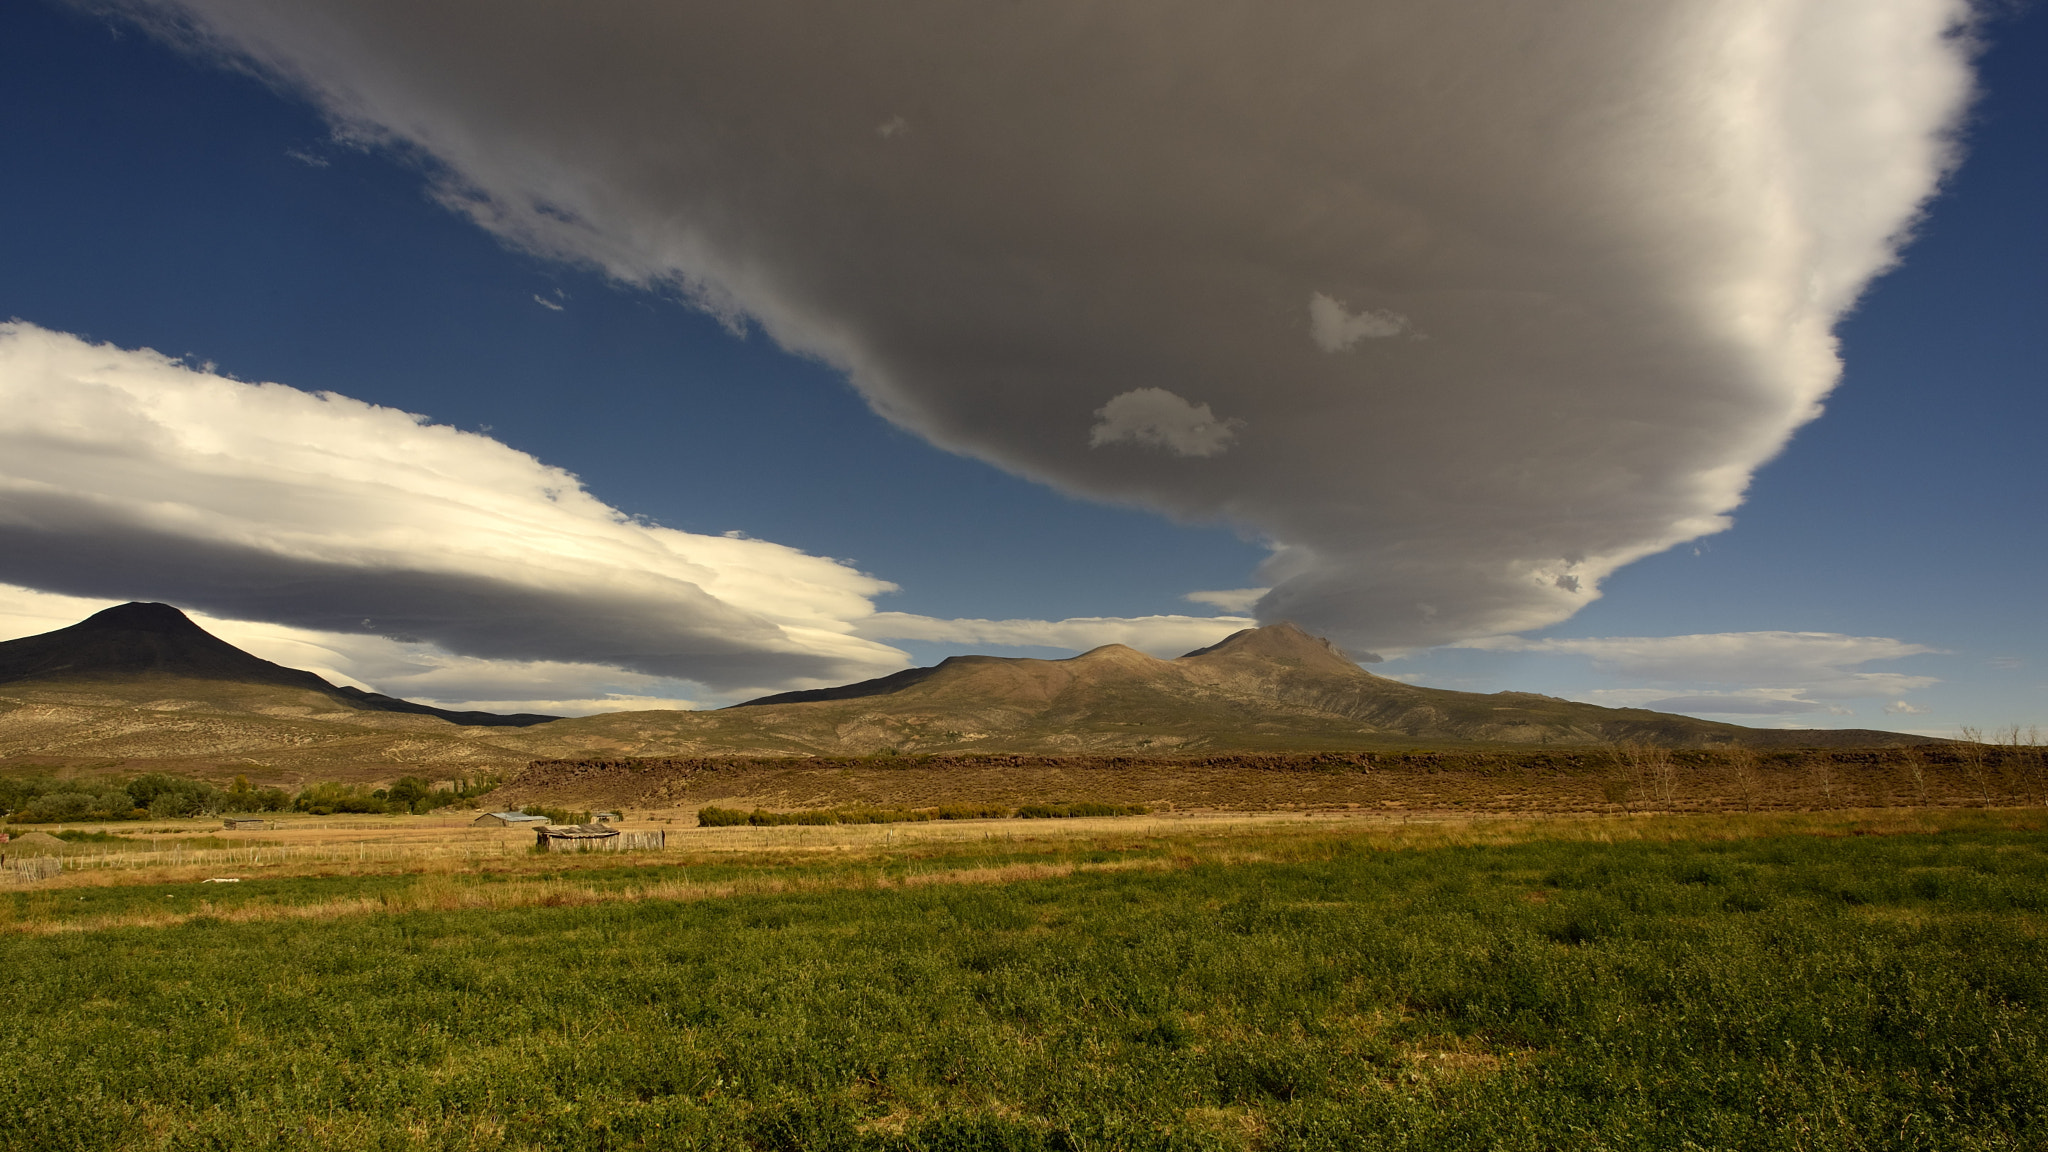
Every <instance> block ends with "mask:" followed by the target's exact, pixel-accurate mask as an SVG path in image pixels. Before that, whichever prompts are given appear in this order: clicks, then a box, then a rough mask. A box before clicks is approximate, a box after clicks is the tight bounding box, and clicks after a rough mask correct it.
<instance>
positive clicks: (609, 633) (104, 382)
mask: <svg viewBox="0 0 2048 1152" xmlns="http://www.w3.org/2000/svg"><path fill="white" fill-rule="evenodd" d="M0 580H5V581H8V582H12V583H16V584H20V585H23V586H28V587H36V588H43V589H48V590H52V591H61V592H68V593H72V594H74V595H78V596H86V597H95V598H106V599H114V600H126V599H152V600H163V601H166V602H171V603H176V604H178V605H179V606H181V607H185V608H188V609H197V610H201V611H206V612H209V613H211V614H213V615H216V616H218V617H224V618H234V619H246V620H261V621H266V622H268V623H271V624H278V625H287V626H290V627H295V628H300V629H307V630H310V631H313V632H322V633H343V634H349V633H354V634H364V633H367V634H370V635H374V636H384V637H394V638H399V639H403V640H408V641H413V642H418V643H422V644H427V645H431V646H433V647H435V648H437V649H439V650H441V651H443V652H445V653H448V654H451V655H456V656H463V657H471V658H475V659H478V660H484V661H493V660H517V661H547V662H554V663H559V664H565V665H602V666H606V667H610V668H615V669H625V670H627V671H629V672H633V673H637V674H639V676H641V677H652V678H657V679H662V680H677V679H687V680H691V681H695V682H697V683H699V684H703V685H706V686H707V687H709V688H710V689H711V690H713V691H720V690H737V689H741V688H747V689H751V688H754V687H759V686H764V685H779V684H783V683H789V682H794V681H809V682H813V683H816V682H828V683H829V682H837V681H840V680H845V679H851V678H857V677H860V676H864V675H875V674H878V673H882V672H887V671H891V670H893V669H895V668H898V667H901V666H902V665H903V664H904V663H905V657H904V655H903V653H901V652H899V651H897V650H896V649H893V648H890V647H888V646H886V645H881V644H876V643H874V642H873V641H870V640H864V639H861V638H859V637H857V636H855V635H853V634H852V625H851V623H850V622H851V621H854V620H857V619H859V618H860V617H862V616H865V615H867V614H868V613H869V612H870V611H872V605H871V603H870V598H871V597H873V596H875V595H877V594H878V593H881V592H886V591H889V590H891V589H892V588H893V587H894V585H891V584H889V583H888V582H886V581H883V580H879V579H876V578H874V577H872V576H868V575H865V574H863V573H861V572H858V571H855V570H854V569H852V568H850V567H848V566H846V565H844V564H841V563H839V562H837V561H834V560H829V559H824V558H821V557H817V556H809V555H806V554H804V553H802V552H799V551H797V550H796V549H793V548H788V547H784V546H782V545H779V544H772V543H769V542H767V541H761V540H750V539H744V538H733V537H727V536H701V535H696V534H692V533H687V532H679V531H675V530H673V529H669V528H662V527H658V526H655V525H650V524H645V523H641V522H639V521H636V520H633V519H631V518H629V517H627V516H625V515H623V514H621V513H620V512H618V511H617V510H615V509H613V508H610V507H608V506H606V505H605V504H603V503H602V502H600V501H598V500H597V499H595V498H594V497H592V496H591V495H590V494H589V493H587V492H585V491H584V490H583V488H582V486H581V485H580V484H579V483H578V481H577V479H576V478H575V477H574V476H572V475H570V474H568V473H566V472H563V471H562V470H560V469H558V468H551V467H548V466H547V465H544V464H542V463H541V462H540V461H538V460H535V459H534V458H533V457H531V456H528V455H526V454H525V453H522V452H518V451H515V450H513V449H511V448H508V447H506V446H505V445H503V444H501V443H499V442H497V441H495V440H492V439H490V438H488V437H486V436H482V435H478V434H476V433H470V432H462V431H459V430H457V429H454V428H448V427H443V426H437V425H431V424H428V423H426V422H425V421H424V420H422V419H421V418H419V417H416V416H413V415H411V414H409V413H405V412H400V411H396V410H394V409H389V408H379V407H376V406H373V405H369V404H364V403H361V402H360V401H356V400H351V399H349V398H347V397H345V396H338V395H335V394H332V393H325V394H321V395H313V394H310V393H306V392H301V391H298V390H296V389H293V388H288V387H285V386H283V385H278V384H247V383H243V382H240V381H236V380H230V379H226V378H224V377H221V376H217V375H213V374H211V373H208V372H203V371H198V370H195V369H192V368H190V367H187V366H186V365H185V364H183V363H181V362H179V361H176V360H172V359H170V358H168V357H165V356H161V355H158V354H157V353H154V352H149V351H141V352H129V351H123V350H120V349H116V348H111V347H107V346H103V345H91V344H87V343H85V342H84V341H82V340H79V339H77V338H75V337H72V336H67V335H63V334H60V333H55V332H49V331H46V330H43V329H40V328H36V327H34V326H32V325H27V324H21V323H13V324H5V325H0ZM444 671H445V669H444ZM380 683H382V682H380ZM380 690H387V689H384V688H382V687H380Z"/></svg>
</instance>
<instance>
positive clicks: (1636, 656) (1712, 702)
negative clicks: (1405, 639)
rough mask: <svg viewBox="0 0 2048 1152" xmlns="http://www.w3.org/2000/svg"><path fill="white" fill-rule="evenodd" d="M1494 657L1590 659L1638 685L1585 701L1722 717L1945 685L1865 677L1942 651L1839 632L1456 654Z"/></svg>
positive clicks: (1543, 645)
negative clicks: (1885, 665)
mask: <svg viewBox="0 0 2048 1152" xmlns="http://www.w3.org/2000/svg"><path fill="white" fill-rule="evenodd" d="M1453 647H1458V648H1475V649H1482V650H1486V651H1493V652H1527V653H1535V654H1539V655H1551V656H1582V657H1586V658H1588V659H1589V660H1590V661H1591V663H1592V665H1593V667H1594V668H1595V669H1596V670H1598V671H1601V672H1604V673H1607V674H1609V675H1613V676H1617V677H1620V678H1622V679H1624V680H1632V681H1636V682H1637V686H1630V687H1624V688H1600V689H1593V690H1591V691H1589V692H1586V693H1584V694H1583V695H1584V698H1585V699H1587V700H1589V701H1591V702H1593V703H1598V704H1606V705H1609V706H1612V707H1630V708H1652V709H1655V710H1657V711H1660V712H1686V713H1694V714H1700V715H1717V716H1790V715H1798V714H1801V713H1826V714H1829V715H1835V716H1847V715H1853V714H1854V713H1853V710H1851V709H1849V708H1847V707H1844V706H1843V705H1842V704H1841V702H1842V701H1850V700H1886V699H1890V700H1891V701H1892V704H1891V705H1890V706H1889V707H1887V708H1886V711H1887V712H1891V711H1892V710H1893V709H1894V708H1898V707H1900V706H1902V705H1903V706H1904V707H1906V708H1909V709H1910V708H1912V707H1913V706H1912V705H1906V704H1905V702H1904V701H1903V700H1899V699H1898V697H1900V696H1902V695H1904V694H1905V693H1908V692H1912V691H1916V690H1918V689H1921V688H1925V687H1927V686H1929V685H1931V684H1936V683H1939V682H1940V681H1939V680H1938V679H1937V678H1936V677H1933V676H1917V675H1908V674H1906V673H1901V672H1871V671H1865V670H1864V669H1863V665H1865V664H1870V663H1877V662H1883V661H1890V660H1900V659H1904V658H1905V657H1908V656H1921V655H1928V654H1934V653H1937V652H1938V649H1934V648H1929V647H1927V646H1926V645H1923V644H1912V643H1908V642H1906V641H1903V640H1894V639H1891V638H1889V637H1884V636H1844V635H1842V634H1840V633H1835V632H1716V633H1705V634H1699V635H1691V636H1604V637H1589V638H1583V639H1572V640H1528V639H1524V638H1522V637H1518V636H1494V637H1486V638H1483V639H1477V640H1469V641H1465V642H1463V643H1460V644H1457V645H1453Z"/></svg>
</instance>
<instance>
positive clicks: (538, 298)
mask: <svg viewBox="0 0 2048 1152" xmlns="http://www.w3.org/2000/svg"><path fill="white" fill-rule="evenodd" d="M533 302H534V303H535V304H538V305H540V306H541V307H543V308H545V309H547V310H548V311H550V312H560V311H562V307H563V306H562V305H560V304H557V303H555V302H554V301H553V300H550V299H548V298H547V297H545V296H543V295H541V294H540V293H538V292H535V293H534V294H533Z"/></svg>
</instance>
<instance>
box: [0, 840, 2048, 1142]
mask: <svg viewBox="0 0 2048 1152" xmlns="http://www.w3.org/2000/svg"><path fill="white" fill-rule="evenodd" d="M629 815H633V816H635V817H636V819H637V820H638V821H640V822H644V821H645V820H646V817H647V815H648V814H647V813H634V814H629ZM658 818H659V817H657V819H658ZM431 820H432V818H413V820H412V821H410V822H408V821H403V820H388V821H376V820H362V819H357V820H354V821H344V820H342V819H340V818H329V819H327V820H325V821H320V822H312V821H308V822H307V825H306V827H305V828H303V829H301V830H300V831H299V833H298V834H299V835H301V836H305V837H308V838H309V839H308V840H307V841H306V842H305V844H304V845H303V846H304V847H305V848H306V849H307V854H306V855H302V856H300V857H297V858H294V857H293V856H292V854H291V853H290V852H277V850H278V849H280V848H283V847H287V845H285V844H283V843H282V842H283V841H285V840H288V839H290V838H291V835H292V834H291V832H290V830H289V829H288V830H287V831H285V832H276V833H269V834H267V835H268V839H269V840H270V841H272V843H271V844H269V845H267V847H269V848H270V849H271V850H272V851H273V852H274V853H276V854H275V855H273V856H272V857H270V858H269V859H268V860H267V861H266V860H265V859H264V858H263V857H262V856H261V855H260V850H261V849H262V848H264V847H266V845H263V844H244V845H241V846H240V847H239V848H218V847H189V848H183V849H172V850H171V851H170V852H169V853H168V855H169V857H170V858H169V859H163V860H158V861H156V862H153V863H150V864H148V865H147V866H139V865H134V866H132V865H130V864H128V863H120V864H115V863H111V862H110V863H108V864H106V865H105V866H101V867H90V866H84V865H85V864H86V861H85V859H84V858H83V857H81V856H78V855H77V854H78V853H79V852H81V851H84V850H86V849H88V848H89V847H93V846H87V845H78V846H74V847H73V848H72V849H69V850H67V852H68V853H70V854H71V855H72V856H73V857H74V859H73V863H74V865H76V866H74V867H71V868H67V869H66V870H65V871H64V872H63V873H61V874H60V875H58V876H57V877H55V878H53V879H48V880H43V881H39V882H36V883H33V884H27V885H23V886H19V887H17V888H15V889H14V890H11V891H7V890H0V989H4V993H0V996H4V1002H5V1003H6V1004H8V1005H9V1008H10V1011H9V1013H8V1015H7V1019H6V1021H5V1022H4V1025H0V1027H4V1028H5V1034H6V1037H7V1041H8V1045H7V1054H6V1055H7V1058H6V1059H5V1060H0V1148H36V1149H62V1148H81V1149H82V1148H106V1147H123V1148H219V1147H233V1148H238V1149H239V1148H308V1149H312V1148H332V1149H355V1148H422V1149H425V1148H449V1149H453V1148H536V1149H537V1148H563V1147H575V1148H595V1149H602V1148H731V1149H742V1148H760V1149H770V1148H788V1149H797V1148H802V1149H833V1148H848V1149H853V1148H860V1149H953V1148H958V1149H1034V1148H1043V1149H1054V1148H1071V1149H1082V1148H1086V1149H1095V1148H1103V1149H1109V1148H1161V1149H1166V1148H1174V1149H1183V1148H1184V1149H1198V1148H1218V1149H1227V1148H1271V1149H1283V1148H1287V1149H1291V1148H1333V1149H1334V1148H1346V1149H1349V1148H1418V1149H1420V1148H1428V1149H1460V1148H1475V1149H1476V1148H1501V1149H1518V1148H1527V1149H1538V1148H1544V1149H1549V1148H1587V1149H1592V1148H1642V1149H1667V1148H1678V1147H1688V1146H1690V1147H1701V1148H1785V1149H1793V1148H1800V1149H1819V1148H1868V1147H1886V1148H1972V1149H1974V1148H2015V1149H2018V1148H2038V1147H2041V1146H2042V1145H2043V1143H2044V1141H2048V1017H2044V1013H2048V968H2044V966H2043V965H2042V964H2041V963H2040V962H2039V957H2040V955H2041V951H2042V943H2043V941H2042V937H2043V933H2044V929H2048V813H2044V812H2043V811H2042V810H2041V809H2038V808H2034V809H2005V810H1977V811H1956V810H1950V811H1935V810H1907V809H1891V810H1884V811H1872V810H1865V811H1853V812H1823V813H1807V814H1757V815H1750V814H1721V815H1692V816H1683V815H1678V816H1658V817H1606V818H1592V819H1518V818H1491V819H1462V818H1459V819H1453V818H1444V819H1432V820H1416V819H1410V820H1407V821H1405V822H1404V821H1402V820H1400V819H1399V818H1397V817H1384V816H1378V817H1366V816H1344V817H1309V816H1303V815H1267V816H1228V815H1214V814H1212V815H1205V816H1200V817H1181V818H1173V819H1159V818H1151V817H1145V818H1131V819H1122V820H1099V821H1098V820H1072V821H991V822H961V823H957V824H917V825H885V826H833V827H777V828H729V829H701V830H697V829H692V830H689V831H687V832H684V831H683V830H682V829H681V828H680V826H678V828H677V833H678V834H677V835H675V836H673V837H671V838H670V840H669V847H668V848H667V849H666V850H664V851H661V852H647V853H634V854H618V855H603V854H592V855H581V856H560V855H534V854H532V853H530V852H527V851H526V850H525V849H524V847H523V844H524V843H529V842H530V841H531V835H530V834H528V833H521V832H517V831H513V830H507V831H504V832H485V831H483V830H475V832H474V834H472V832H471V831H470V830H468V829H465V828H460V827H456V826H455V825H453V824H452V823H451V824H447V825H445V826H441V827H435V826H433V825H432V824H431V823H430V821H431ZM345 823H348V824H354V825H355V826H354V827H341V826H340V825H343V824H345ZM316 834H317V835H318V836H324V837H325V838H326V839H325V840H323V841H319V842H318V843H317V844H316V843H315V842H314V840H313V839H310V838H312V837H315V836H316ZM197 835H198V833H197V832H196V831H194V832H185V833H177V832H170V831H164V832H161V833H160V834H159V838H160V839H161V840H163V841H164V842H166V843H169V842H172V841H176V840H179V839H181V838H182V839H185V840H186V841H187V843H188V844H189V842H190V840H191V838H193V837H196V836H197ZM232 835H240V834H232ZM254 835H256V836H257V837H259V838H260V837H261V836H263V835H265V834H254ZM435 836H438V837H440V839H441V841H443V842H447V841H449V840H451V839H452V838H457V837H463V836H466V837H468V839H467V840H466V841H464V843H465V844H466V845H467V846H468V847H469V848H471V849H473V850H472V851H470V852H469V853H468V854H467V855H466V856H459V855H456V854H452V853H442V854H440V855H433V854H430V853H428V852H427V851H426V849H428V848H431V847H432V846H433V844H434V843H435V841H434V839H433V837H435ZM208 838H209V839H213V840H219V839H222V838H223V837H220V836H213V835H211V834H209V837H208ZM378 846H381V849H382V855H380V854H379V847H378ZM351 847H354V848H355V851H354V852H353V853H351V852H350V851H349V849H350V848H351ZM316 849H317V851H316ZM237 850H239V851H242V852H244V853H248V855H245V856H244V857H243V858H242V863H241V864H240V865H239V866H236V865H234V864H233V861H232V860H231V858H229V857H225V856H223V857H217V858H201V857H199V856H198V855H197V854H199V853H205V852H219V853H229V852H233V851H237ZM322 853H324V855H322ZM158 855H165V853H158ZM216 879H234V880H238V881H239V882H238V883H235V884H219V883H205V881H209V880H216Z"/></svg>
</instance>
